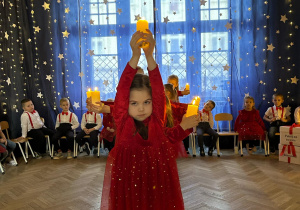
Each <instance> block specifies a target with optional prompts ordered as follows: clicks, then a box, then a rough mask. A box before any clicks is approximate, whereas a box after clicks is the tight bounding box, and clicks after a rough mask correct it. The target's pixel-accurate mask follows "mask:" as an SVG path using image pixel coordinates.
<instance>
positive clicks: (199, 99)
mask: <svg viewBox="0 0 300 210" xmlns="http://www.w3.org/2000/svg"><path fill="white" fill-rule="evenodd" d="M200 101H201V98H200V97H199V96H197V97H196V102H195V105H196V106H199V105H200Z"/></svg>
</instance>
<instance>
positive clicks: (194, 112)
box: [185, 100, 198, 117]
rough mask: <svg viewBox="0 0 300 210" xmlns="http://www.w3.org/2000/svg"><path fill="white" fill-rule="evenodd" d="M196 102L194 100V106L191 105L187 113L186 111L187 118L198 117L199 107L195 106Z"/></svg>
mask: <svg viewBox="0 0 300 210" xmlns="http://www.w3.org/2000/svg"><path fill="white" fill-rule="evenodd" d="M195 103H196V102H195V100H193V104H189V105H188V108H187V111H186V115H185V116H186V117H189V116H192V115H197V114H198V106H196V105H195Z"/></svg>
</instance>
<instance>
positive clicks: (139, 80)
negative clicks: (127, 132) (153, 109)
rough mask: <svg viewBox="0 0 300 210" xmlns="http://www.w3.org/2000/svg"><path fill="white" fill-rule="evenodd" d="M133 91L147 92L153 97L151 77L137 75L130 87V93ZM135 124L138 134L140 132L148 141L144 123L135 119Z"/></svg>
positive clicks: (146, 128)
mask: <svg viewBox="0 0 300 210" xmlns="http://www.w3.org/2000/svg"><path fill="white" fill-rule="evenodd" d="M132 90H146V91H148V92H149V95H150V96H152V89H151V85H150V80H149V77H148V76H147V75H144V74H136V75H135V76H134V78H133V80H132V83H131V86H130V91H132ZM134 123H135V127H136V132H138V133H139V134H140V135H141V137H142V138H143V139H144V140H147V139H148V127H147V126H145V125H144V123H143V122H141V121H138V120H135V119H134ZM135 134H136V133H135Z"/></svg>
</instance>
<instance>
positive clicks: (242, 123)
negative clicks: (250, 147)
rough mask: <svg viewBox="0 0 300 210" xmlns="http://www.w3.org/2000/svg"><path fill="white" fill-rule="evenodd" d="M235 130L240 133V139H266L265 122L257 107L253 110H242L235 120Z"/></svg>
mask: <svg viewBox="0 0 300 210" xmlns="http://www.w3.org/2000/svg"><path fill="white" fill-rule="evenodd" d="M234 130H235V131H237V132H238V133H239V138H238V140H239V141H242V140H265V139H266V136H265V131H266V127H265V124H264V122H263V120H262V119H261V117H260V115H259V111H258V110H256V109H253V110H252V111H246V110H244V109H243V110H240V111H239V115H238V117H237V118H236V120H235V124H234Z"/></svg>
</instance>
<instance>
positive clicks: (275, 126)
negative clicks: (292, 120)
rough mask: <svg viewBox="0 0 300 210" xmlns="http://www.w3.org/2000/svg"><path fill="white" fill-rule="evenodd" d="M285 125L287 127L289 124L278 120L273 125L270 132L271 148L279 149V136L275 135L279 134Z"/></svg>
mask: <svg viewBox="0 0 300 210" xmlns="http://www.w3.org/2000/svg"><path fill="white" fill-rule="evenodd" d="M284 125H287V123H285V122H282V121H281V120H276V121H274V122H272V123H271V125H270V128H269V132H268V138H269V142H270V147H271V148H273V149H277V147H278V144H279V136H275V133H279V127H280V126H284Z"/></svg>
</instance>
